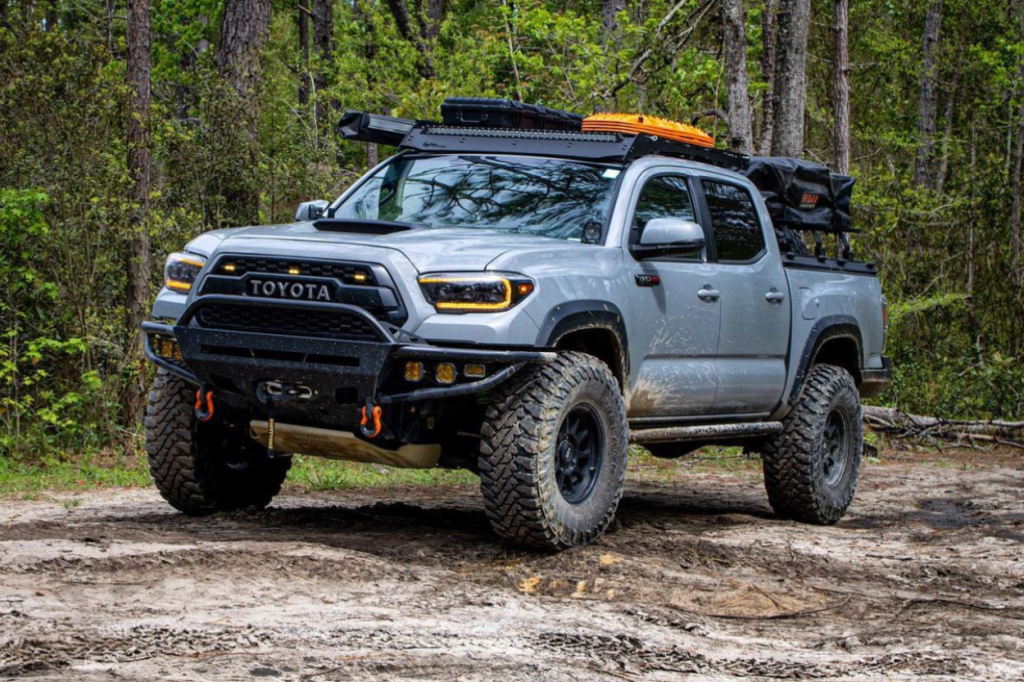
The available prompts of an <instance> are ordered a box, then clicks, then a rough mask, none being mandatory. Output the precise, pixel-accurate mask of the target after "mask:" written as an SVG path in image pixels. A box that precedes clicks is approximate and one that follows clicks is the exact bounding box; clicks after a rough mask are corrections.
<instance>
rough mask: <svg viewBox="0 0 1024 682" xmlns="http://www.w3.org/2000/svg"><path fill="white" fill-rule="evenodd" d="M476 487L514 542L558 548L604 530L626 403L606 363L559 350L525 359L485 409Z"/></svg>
mask: <svg viewBox="0 0 1024 682" xmlns="http://www.w3.org/2000/svg"><path fill="white" fill-rule="evenodd" d="M482 430H483V436H484V439H483V442H482V444H481V449H480V464H479V466H480V487H481V490H482V492H483V496H484V504H485V508H486V511H487V516H488V518H489V519H490V521H491V526H492V527H493V528H494V530H495V532H497V533H498V535H500V536H501V537H503V538H505V539H506V540H509V541H511V542H514V543H516V544H519V545H523V546H528V547H537V548H543V549H554V550H559V549H565V548H568V547H575V546H580V545H586V544H589V543H591V542H594V541H595V540H597V539H598V538H600V537H601V535H602V534H603V533H604V531H605V530H606V529H607V528H608V525H609V524H610V523H611V521H612V518H614V516H615V510H616V508H617V507H618V504H619V499H620V498H621V497H622V488H623V483H624V481H625V475H626V445H627V443H626V438H627V426H626V410H625V405H624V404H623V401H622V395H621V394H620V392H619V385H618V383H617V382H616V380H615V377H614V376H612V373H611V371H609V369H608V367H607V366H606V365H605V364H604V363H602V362H601V361H600V360H598V359H596V358H594V357H592V356H589V355H585V354H583V353H563V354H560V355H559V357H558V359H557V360H556V361H555V362H553V363H550V364H547V365H536V366H532V367H528V368H526V369H524V370H522V372H520V373H519V374H518V375H516V377H515V378H514V379H513V380H511V381H510V382H508V383H507V384H506V385H505V386H503V387H502V388H501V389H500V391H499V392H498V393H497V394H496V395H495V396H494V397H493V399H492V400H491V404H490V405H489V407H488V408H487V412H486V416H485V420H484V425H483V429H482Z"/></svg>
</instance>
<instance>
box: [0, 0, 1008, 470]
mask: <svg viewBox="0 0 1024 682" xmlns="http://www.w3.org/2000/svg"><path fill="white" fill-rule="evenodd" d="M0 2H2V4H3V9H4V12H3V14H2V16H3V18H4V22H5V23H2V24H0V55H2V58H0V233H2V235H0V236H2V239H0V286H2V289H3V293H2V294H0V297H2V298H0V323H2V324H0V341H2V344H0V456H5V455H6V456H7V457H11V456H14V457H25V456H27V455H29V454H31V455H32V457H41V456H44V455H45V456H55V455H58V454H59V453H62V452H68V451H76V450H82V449H87V450H95V449H98V448H102V447H104V446H114V447H116V448H124V447H130V446H131V445H132V444H133V443H134V442H135V441H134V440H133V439H134V436H135V434H136V433H137V424H136V420H137V416H138V411H137V405H138V390H137V381H136V376H137V370H138V361H137V358H135V357H133V356H130V355H129V354H128V352H127V350H126V349H128V348H129V347H130V341H131V339H132V337H133V336H134V330H131V329H128V328H127V325H126V319H127V315H126V311H125V301H126V297H125V291H126V288H127V282H126V267H125V264H126V258H127V255H126V254H127V245H128V243H129V240H130V238H131V237H132V234H133V233H132V229H133V228H132V227H131V226H130V224H129V221H128V220H127V216H128V215H129V212H130V210H131V209H132V205H131V203H130V202H129V199H128V198H129V196H130V193H129V189H130V178H129V176H128V172H127V149H126V141H125V140H126V122H127V104H128V97H127V94H128V93H127V89H126V85H125V74H126V65H125V56H126V36H125V25H124V21H123V16H124V14H125V2H124V0H117V1H116V2H114V3H113V9H114V12H113V18H112V19H108V17H107V15H106V12H104V11H98V10H96V9H95V8H91V5H89V3H80V2H69V1H67V0H55V1H54V2H52V3H14V2H10V1H9V0H7V1H5V0H0ZM223 4H224V3H223V0H152V26H153V40H154V43H153V50H152V52H153V74H152V85H153V103H152V115H151V119H150V121H149V129H150V133H151V145H152V151H153V157H154V169H155V170H154V183H153V194H152V196H151V198H150V202H149V210H148V213H147V216H146V219H145V222H144V226H143V229H145V230H147V231H148V233H149V234H150V235H151V237H152V240H153V270H154V281H153V282H152V284H153V290H154V293H155V291H156V289H157V288H158V287H159V284H160V282H159V272H160V270H161V267H160V266H161V264H162V257H163V255H164V254H166V253H167V252H169V251H173V250H177V249H180V248H181V246H182V245H183V244H184V243H186V242H187V241H188V240H189V239H191V238H192V237H194V236H195V235H197V234H199V233H201V232H204V231H207V230H210V229H216V228H220V227H227V226H235V225H240V224H247V223H253V222H282V221H287V220H288V219H289V218H290V216H291V215H292V213H293V211H294V208H295V205H296V204H297V203H298V202H299V201H302V200H306V199H313V198H333V197H335V196H337V195H338V194H339V193H340V192H341V191H343V190H344V188H345V187H347V186H348V185H349V184H350V183H351V182H352V181H353V180H354V179H355V178H357V177H358V176H359V175H360V174H361V173H362V172H364V171H365V169H366V166H367V164H368V162H369V149H368V146H367V145H365V144H356V143H346V142H342V141H340V140H339V139H338V138H337V137H336V135H335V134H334V132H333V123H334V121H335V120H336V118H337V116H338V114H339V112H341V111H342V110H345V109H367V110H373V111H379V112H382V113H390V114H393V115H399V116H408V117H413V118H433V117H436V116H437V113H438V106H439V105H440V103H441V101H442V100H443V99H444V98H445V97H447V96H452V95H463V96H493V97H521V98H522V99H524V100H528V101H535V102H539V103H542V104H546V105H549V106H555V107H566V108H569V109H572V110H574V111H578V112H581V113H587V112H591V111H594V110H596V109H601V110H621V111H632V110H641V111H646V112H648V113H651V114H656V115H663V116H668V117H672V118H676V119H681V120H689V119H690V118H691V117H692V116H693V115H694V114H695V113H697V112H705V111H709V110H714V109H724V108H725V106H726V102H725V92H724V83H723V80H724V74H723V71H722V68H723V67H722V61H721V48H722V33H721V27H720V24H719V9H718V7H717V6H716V5H714V4H713V3H712V4H709V3H707V2H705V1H701V0H686V1H684V2H682V3H678V2H676V1H675V0H644V2H638V1H633V0H629V1H628V2H627V3H626V9H625V11H623V12H621V13H620V14H619V16H618V26H617V28H616V29H615V30H614V31H612V33H611V34H609V35H605V33H604V31H603V28H602V13H601V3H599V2H597V0H521V1H517V2H511V1H509V2H501V1H498V2H481V1H480V0H447V1H446V2H445V3H444V8H445V11H444V14H443V16H442V17H441V20H440V23H439V25H438V26H437V37H436V38H423V43H424V50H425V52H426V54H423V53H421V51H420V49H419V48H418V47H417V45H415V44H414V42H413V41H410V40H407V39H406V38H404V37H403V36H402V35H401V34H400V32H399V31H398V29H397V27H396V22H395V19H394V17H393V16H392V14H391V12H390V10H389V5H388V3H386V2H384V1H383V0H358V2H335V3H333V5H334V34H333V53H332V54H331V55H329V56H326V57H325V56H322V55H320V54H319V53H318V51H317V49H316V47H315V46H314V45H311V46H310V51H309V59H308V62H307V61H306V59H305V57H304V54H303V52H302V50H301V49H300V46H299V42H298V16H299V15H298V8H297V3H296V2H294V0H275V2H274V18H273V23H272V26H271V31H270V40H269V42H268V44H267V46H266V48H265V50H264V54H263V67H264V68H263V75H262V78H261V80H260V84H259V86H258V88H257V89H256V91H255V92H253V93H252V94H251V95H250V96H249V97H246V98H243V97H240V96H239V95H238V94H237V93H235V92H234V90H232V88H231V87H230V86H229V85H228V84H227V83H225V82H224V80H223V79H222V78H221V77H220V75H219V74H218V72H217V64H216V54H217V46H218V41H219V33H220V29H219V26H220V21H221V15H222V12H223ZM431 4H432V3H413V2H409V3H408V8H409V10H410V12H411V13H412V17H413V29H414V31H417V32H419V34H420V35H421V36H422V35H425V34H426V31H425V27H427V25H428V23H429V22H430V18H429V17H427V16H426V14H425V13H426V11H427V9H426V8H427V6H428V5H431ZM928 4H929V3H928V2H926V0H912V1H911V2H894V1H893V0H866V1H865V2H857V3H851V17H850V26H851V31H850V46H851V65H852V70H851V76H850V85H851V91H852V97H851V99H852V107H853V111H852V119H853V140H852V142H853V160H854V173H855V174H856V175H857V176H858V177H859V183H858V190H857V194H856V199H855V220H856V221H857V223H858V225H859V227H860V228H861V229H862V230H863V234H862V235H861V236H860V237H859V238H858V239H857V240H856V244H855V245H856V247H857V248H858V249H859V250H860V251H861V252H862V253H863V255H865V256H867V257H869V258H871V259H872V260H875V261H877V262H878V264H879V269H880V272H881V277H882V280H883V285H884V287H885V291H886V295H887V297H888V298H889V300H890V302H891V311H892V328H891V330H890V338H889V352H890V354H891V355H892V356H893V358H894V361H895V370H896V382H895V384H894V386H893V388H892V390H891V391H890V392H889V393H888V395H886V396H884V397H883V399H884V400H886V401H889V402H895V403H898V404H900V406H901V407H905V408H907V409H913V410H915V411H919V412H931V413H940V414H943V415H949V416H1019V415H1021V414H1024V402H1022V397H1021V388H1020V387H1021V385H1022V381H1024V373H1022V370H1021V369H1020V367H1022V366H1024V362H1022V361H1024V300H1022V298H1024V295H1022V293H1021V286H1020V280H1019V279H1018V277H1019V272H1015V271H1014V268H1013V264H1012V254H1011V244H1010V230H1011V226H1010V205H1011V203H1012V198H1013V197H1012V192H1013V187H1014V182H1013V177H1012V169H1013V164H1012V159H1011V156H1012V151H1013V149H1012V148H1013V136H1014V135H1015V134H1017V133H1016V130H1017V125H1018V119H1019V116H1020V108H1021V106H1022V105H1024V82H1022V78H1021V75H1020V74H1021V70H1020V65H1021V61H1022V60H1024V41H1022V36H1021V35H1020V28H1019V25H1018V24H1017V23H1016V19H1015V18H1014V17H1012V16H1010V14H1009V13H1008V12H1007V11H1006V4H1005V2H997V1H996V0H972V1H970V2H968V0H947V2H946V3H945V15H944V21H943V30H942V38H941V42H940V46H939V66H938V80H939V86H940V87H939V90H940V100H939V122H938V124H939V135H938V138H939V139H938V140H937V141H936V153H937V154H938V155H939V157H940V158H942V159H944V161H943V167H944V168H945V169H946V172H945V174H944V176H943V186H942V190H941V191H926V190H921V189H919V188H917V187H915V186H914V184H913V165H914V159H915V155H916V152H917V149H918V147H919V145H920V142H921V141H920V140H918V139H917V116H918V95H919V90H918V78H919V75H920V74H919V69H920V64H921V49H922V48H921V31H922V26H923V21H924V13H925V10H926V6H927V5H928ZM745 5H746V7H747V10H748V17H747V37H748V46H749V48H750V50H749V54H748V75H749V76H750V81H751V95H752V102H753V105H754V113H755V131H754V132H755V137H758V136H759V134H760V127H761V125H762V120H763V118H762V112H763V106H764V102H765V99H766V96H767V94H768V90H767V87H768V86H767V79H766V78H765V74H762V73H761V71H760V62H759V60H760V57H761V15H762V13H763V10H764V5H763V2H761V0H751V1H750V2H747V3H745ZM831 11H832V3H831V2H828V1H827V0H814V3H813V15H814V16H813V21H812V26H811V55H812V58H811V59H810V60H809V67H808V69H809V72H808V76H809V78H808V92H807V95H808V118H807V140H806V148H807V150H808V155H809V156H810V157H811V158H816V159H821V160H824V161H826V162H827V161H828V160H829V159H830V157H831V151H830V149H831V141H830V135H831V127H832V123H831V106H832V92H833V90H832V83H831V78H832V74H831V68H832V67H831V58H830V56H831V49H832V48H831V44H832V43H831V41H832V32H831ZM48 14H49V15H50V16H49V17H47V15H48ZM421 29H423V30H421ZM427 60H429V62H430V64H431V66H432V68H433V71H434V72H435V73H436V77H434V78H424V77H423V75H422V71H423V66H424V65H425V64H426V62H427ZM302 87H304V88H305V89H306V90H307V91H308V102H305V103H303V102H300V99H299V90H300V88H302ZM950 103H951V104H952V106H947V105H948V104H950ZM947 112H948V117H947ZM702 122H703V123H704V124H705V125H707V126H709V127H711V132H713V133H715V134H718V135H720V136H721V135H723V134H724V132H725V131H724V128H723V127H722V124H721V123H720V122H719V121H717V119H714V118H705V119H702ZM387 152H388V150H385V149H382V150H381V152H380V153H381V155H382V157H383V156H384V155H386V153H387ZM1018 269H1019V268H1018ZM126 406H135V409H132V408H131V407H126ZM325 475H326V474H325Z"/></svg>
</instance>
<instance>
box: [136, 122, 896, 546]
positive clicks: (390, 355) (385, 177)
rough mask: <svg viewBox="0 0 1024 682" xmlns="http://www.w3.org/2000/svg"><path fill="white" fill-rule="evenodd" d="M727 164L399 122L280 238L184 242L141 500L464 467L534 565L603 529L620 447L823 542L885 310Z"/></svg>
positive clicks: (165, 293)
mask: <svg viewBox="0 0 1024 682" xmlns="http://www.w3.org/2000/svg"><path fill="white" fill-rule="evenodd" d="M356 139H360V138H358V137H357V138H356ZM364 139H365V138H364ZM690 152H692V153H690ZM716 158H719V159H720V160H721V159H726V161H729V162H728V163H725V162H723V163H715V159H716ZM730 158H731V157H728V158H727V157H725V156H722V157H716V156H715V155H714V153H713V152H700V151H699V150H696V149H690V148H689V147H688V146H687V145H671V144H665V143H663V142H659V141H658V140H657V138H656V137H654V136H649V135H636V136H630V135H624V134H621V133H572V132H543V131H523V130H501V129H486V128H480V129H470V128H448V127H444V126H439V125H437V126H428V125H417V126H416V127H415V129H414V130H412V131H411V132H409V134H408V135H407V136H406V137H405V138H404V140H403V142H402V143H401V144H400V151H399V153H398V154H397V155H396V156H393V157H392V158H390V159H388V160H387V161H385V162H383V163H381V164H380V165H379V166H377V167H376V168H373V169H372V170H371V171H370V172H369V173H367V174H366V176H365V177H363V178H362V179H361V180H359V181H358V182H356V183H355V184H354V185H352V187H351V188H350V189H349V190H348V191H346V192H345V193H344V194H343V195H342V196H341V197H339V198H338V199H337V200H335V201H334V202H333V203H330V204H328V203H327V202H308V203H305V204H303V205H302V206H301V207H300V208H299V211H298V215H297V216H296V222H294V223H292V224H288V225H279V226H271V227H243V228H237V229H222V230H216V231H212V232H208V233H205V234H202V235H200V236H199V237H197V238H196V239H194V240H193V241H192V242H190V243H189V244H188V245H187V246H186V247H185V249H184V250H183V251H182V252H181V253H175V254H172V255H170V256H169V257H168V259H167V265H166V270H165V286H164V287H163V289H162V290H161V291H160V293H159V295H158V296H157V298H156V302H155V305H154V307H153V313H152V321H149V322H146V323H144V325H143V332H144V335H145V338H146V353H147V356H148V357H149V359H150V360H151V361H152V362H154V363H155V364H156V365H158V371H157V376H156V378H155V381H154V383H153V387H152V390H151V392H150V394H149V399H148V407H147V411H146V416H145V428H146V447H147V450H148V455H149V461H150V464H151V470H152V475H153V479H154V481H155V483H156V486H157V488H158V489H159V491H160V492H161V494H162V495H163V497H164V498H165V499H166V500H167V501H168V502H169V503H170V504H171V505H172V506H174V507H175V508H176V509H178V510H180V511H182V512H184V513H186V514H191V515H205V514H211V513H215V512H218V511H221V510H230V509H239V508H248V507H257V508H259V507H264V506H266V505H267V504H269V502H270V501H271V499H272V498H273V497H274V496H275V495H276V494H277V493H278V492H279V491H280V488H281V485H282V483H283V481H284V479H285V476H286V473H287V471H288V469H289V466H290V463H291V453H301V454H303V455H312V456H324V457H330V458H336V459H344V460H350V461H360V462H375V463H384V464H388V465H392V466H400V467H418V468H428V467H449V468H464V469H468V470H471V471H473V472H476V473H477V474H478V475H479V477H480V485H481V490H482V493H483V500H484V506H485V510H486V513H487V516H488V518H489V519H490V521H491V524H492V526H493V528H494V530H495V531H496V533H497V534H498V535H499V536H500V537H501V538H504V539H505V540H507V541H509V542H511V543H514V544H518V545H521V546H529V547H537V548H547V549H555V550H558V549H564V548H568V547H572V546H579V545H585V544H587V543H591V542H593V541H595V540H597V539H598V538H600V537H601V535H602V534H603V533H604V531H605V530H606V529H607V527H608V525H609V524H610V522H611V521H612V519H613V516H614V514H615V510H616V507H617V505H618V503H619V500H620V498H621V496H622V492H623V484H624V479H625V474H626V463H627V450H628V446H629V444H630V443H634V444H639V445H642V446H644V447H646V448H647V449H649V450H650V451H651V452H652V453H653V454H654V455H656V456H659V457H678V456H682V455H685V454H687V453H689V452H692V451H693V450H695V449H697V448H699V447H702V446H706V445H711V444H722V445H734V446H743V447H745V448H746V449H747V451H749V452H759V453H760V454H761V455H762V461H763V468H764V480H765V486H766V488H767V493H768V499H769V502H770V503H771V506H772V508H773V509H774V510H775V512H776V513H777V514H778V515H779V516H781V517H785V518H791V519H794V520H798V521H803V522H809V523H816V524H831V523H835V522H836V521H838V520H839V519H840V518H841V517H842V516H843V515H844V514H845V512H846V510H847V508H848V506H849V505H850V503H851V501H852V499H853V496H854V491H855V488H856V484H857V477H858V471H859V467H860V462H861V455H862V449H863V426H862V422H861V402H860V401H861V398H862V397H865V396H870V395H874V394H875V393H877V392H878V391H879V390H880V389H881V388H882V387H884V386H885V385H886V383H887V382H888V380H889V374H890V370H889V364H888V360H887V358H885V357H883V352H884V347H885V326H886V300H885V298H884V297H883V295H882V291H881V288H880V286H879V282H878V278H877V276H876V272H875V269H874V266H873V265H872V264H868V263H862V262H858V261H855V260H853V259H852V258H850V256H851V255H852V254H851V253H850V252H849V248H848V242H846V243H847V249H846V253H838V254H837V255H836V256H827V255H824V254H823V253H822V252H821V249H819V252H818V253H817V254H815V255H808V254H807V252H806V250H804V249H802V248H801V249H796V250H794V248H793V245H792V244H791V243H787V242H786V240H784V239H781V240H780V235H782V234H783V232H782V231H780V230H779V229H778V227H779V226H778V225H773V220H772V216H771V215H770V214H769V210H768V207H767V206H766V203H765V201H764V199H763V198H762V193H761V192H760V191H759V189H758V188H757V187H756V186H755V185H754V184H753V183H752V182H751V180H750V179H749V178H748V177H747V175H745V174H743V173H740V172H736V171H735V170H730V169H729V166H732V165H735V164H733V163H732V161H735V159H734V158H732V161H730ZM805 200H806V197H805ZM812 203H813V202H812ZM780 244H781V245H780Z"/></svg>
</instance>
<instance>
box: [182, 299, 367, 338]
mask: <svg viewBox="0 0 1024 682" xmlns="http://www.w3.org/2000/svg"><path fill="white" fill-rule="evenodd" d="M196 319H197V320H198V322H199V324H200V326H202V327H205V328H207V329H230V330H237V331H251V332H261V333H268V334H284V335H285V336H316V337H322V338H330V339H345V340H349V341H380V336H379V335H378V333H377V330H376V329H374V327H373V326H372V325H371V324H370V323H369V322H367V321H366V320H364V319H363V318H361V317H359V316H357V315H353V314H351V313H347V312H344V311H333V312H327V311H322V310H299V309H289V308H281V307H259V306H255V307H254V306H242V305H231V304H230V303H219V304H216V305H210V306H207V307H205V308H203V309H202V310H200V311H199V313H198V314H197V315H196Z"/></svg>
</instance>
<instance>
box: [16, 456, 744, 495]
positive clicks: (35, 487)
mask: <svg viewBox="0 0 1024 682" xmlns="http://www.w3.org/2000/svg"><path fill="white" fill-rule="evenodd" d="M760 468H761V462H760V459H759V458H757V457H745V456H743V454H742V451H741V450H740V448H718V447H708V448H704V449H702V450H699V451H697V452H695V453H693V454H692V455H687V456H686V457H683V458H681V459H658V458H657V457H654V456H653V455H651V454H650V453H648V452H647V451H646V450H644V449H643V448H639V447H635V446H633V447H631V448H630V452H629V470H628V472H627V478H628V480H630V481H633V482H637V483H642V482H650V483H671V482H673V481H678V480H681V479H683V478H685V477H686V476H687V475H688V474H693V473H713V472H720V473H742V472H757V471H759V470H760ZM478 484H479V480H478V478H477V476H476V475H475V474H473V473H471V472H468V471H452V470H448V469H395V468H392V467H386V466H382V465H377V464H357V463H354V462H339V461H333V460H328V459H321V458H319V457H304V456H302V455H296V456H295V459H294V461H293V463H292V468H291V471H290V472H289V473H288V481H287V484H286V485H287V487H288V490H289V492H293V493H305V492H322V491H329V490H351V489H354V488H371V489H372V488H380V489H388V488H394V489H401V488H414V487H423V488H433V487H452V486H472V487H475V486H477V485H478ZM151 485H152V480H151V479H150V477H149V469H148V467H147V466H146V460H145V458H144V457H131V456H127V455H121V456H112V455H109V454H102V453H100V454H95V455H82V456H80V457H78V458H70V457H69V458H56V457H55V458H47V459H44V460H42V461H39V462H25V461H18V460H7V459H0V497H6V498H10V497H18V496H21V497H25V498H34V497H36V496H38V495H39V494H40V493H43V492H46V491H54V492H87V491H90V490H99V489H103V488H125V487H142V488H148V487H150V486H151Z"/></svg>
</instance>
